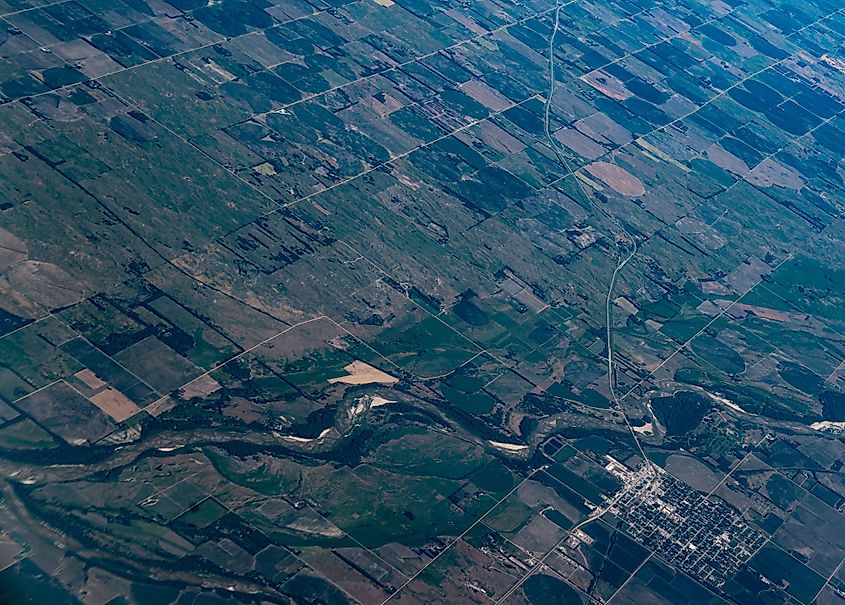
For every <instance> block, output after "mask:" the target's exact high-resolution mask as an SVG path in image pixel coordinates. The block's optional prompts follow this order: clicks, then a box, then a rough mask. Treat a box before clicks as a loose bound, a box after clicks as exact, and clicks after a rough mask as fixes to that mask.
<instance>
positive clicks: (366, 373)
mask: <svg viewBox="0 0 845 605" xmlns="http://www.w3.org/2000/svg"><path fill="white" fill-rule="evenodd" d="M343 369H344V370H346V371H347V372H349V374H347V375H346V376H338V377H337V378H329V382H331V383H332V384H335V383H338V382H339V383H341V384H372V383H379V384H395V383H397V382H399V379H398V378H396V377H394V376H391V375H390V374H388V373H387V372H382V371H381V370H379V369H378V368H374V367H373V366H371V365H370V364H368V363H364V362H363V361H353V362H352V363H350V364H349V365H347V366H345V367H344V368H343Z"/></svg>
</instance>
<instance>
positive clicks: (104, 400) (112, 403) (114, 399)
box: [90, 388, 141, 422]
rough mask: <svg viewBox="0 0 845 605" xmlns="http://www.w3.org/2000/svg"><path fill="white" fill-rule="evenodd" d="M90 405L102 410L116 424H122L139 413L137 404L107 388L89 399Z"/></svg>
mask: <svg viewBox="0 0 845 605" xmlns="http://www.w3.org/2000/svg"><path fill="white" fill-rule="evenodd" d="M90 399H91V403H93V404H94V405H96V406H97V407H98V408H100V409H101V410H103V411H104V412H105V413H106V414H108V415H109V416H111V417H112V418H113V419H114V420H116V421H117V422H123V421H124V420H126V419H127V418H129V417H130V416H133V415H135V414H136V413H138V412H140V411H141V408H139V407H138V406H137V404H136V403H135V402H134V401H132V400H131V399H129V398H128V397H127V396H126V395H124V394H123V393H121V392H120V391H118V390H116V389H112V388H107V389H106V390H104V391H101V392H99V393H97V394H96V395H93V396H91V397H90Z"/></svg>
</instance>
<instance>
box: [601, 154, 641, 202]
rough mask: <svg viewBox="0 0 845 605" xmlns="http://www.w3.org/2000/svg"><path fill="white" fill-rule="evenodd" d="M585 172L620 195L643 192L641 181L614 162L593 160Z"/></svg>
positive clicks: (637, 194) (635, 194)
mask: <svg viewBox="0 0 845 605" xmlns="http://www.w3.org/2000/svg"><path fill="white" fill-rule="evenodd" d="M587 172H589V173H590V174H592V175H593V176H594V177H596V178H597V179H599V180H600V181H601V182H603V183H604V184H605V185H607V186H608V187H610V188H611V189H613V190H614V191H616V193H619V194H620V195H628V196H631V197H637V196H640V195H643V194H644V193H645V187H643V183H642V181H640V179H638V178H637V177H635V176H634V175H633V174H631V173H630V172H628V171H627V170H625V169H624V168H621V167H619V166H617V165H616V164H610V163H609V162H595V163H593V164H590V165H589V166H587Z"/></svg>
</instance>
